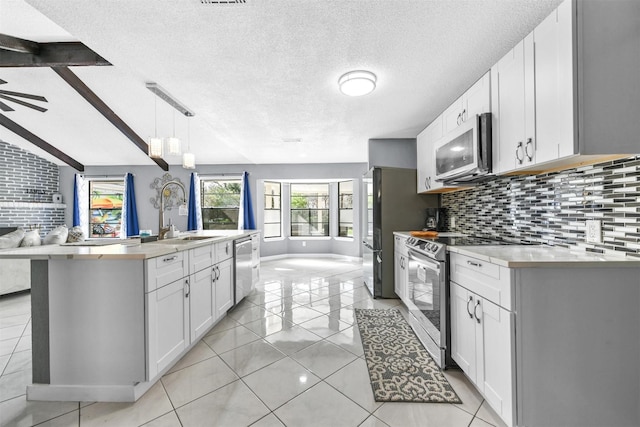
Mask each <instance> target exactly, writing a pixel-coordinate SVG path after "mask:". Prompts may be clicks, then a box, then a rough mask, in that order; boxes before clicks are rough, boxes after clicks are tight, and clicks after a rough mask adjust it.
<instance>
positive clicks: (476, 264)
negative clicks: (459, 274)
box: [467, 261, 482, 267]
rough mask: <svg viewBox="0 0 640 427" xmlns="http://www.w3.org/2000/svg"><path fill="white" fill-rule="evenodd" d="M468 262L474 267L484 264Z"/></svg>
mask: <svg viewBox="0 0 640 427" xmlns="http://www.w3.org/2000/svg"><path fill="white" fill-rule="evenodd" d="M467 264H469V265H472V266H474V267H482V264H480V263H479V262H473V261H467Z"/></svg>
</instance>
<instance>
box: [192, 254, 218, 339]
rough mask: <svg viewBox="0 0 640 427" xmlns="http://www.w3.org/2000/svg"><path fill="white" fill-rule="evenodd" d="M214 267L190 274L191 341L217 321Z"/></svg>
mask: <svg viewBox="0 0 640 427" xmlns="http://www.w3.org/2000/svg"><path fill="white" fill-rule="evenodd" d="M213 277H214V276H213V274H212V268H211V267H209V268H205V269H204V270H200V271H198V272H197V273H195V274H192V275H191V276H190V288H191V291H190V292H191V294H190V296H189V301H190V309H191V322H190V324H191V328H190V329H191V342H193V341H195V340H196V339H198V338H199V337H201V336H202V335H203V334H204V333H205V332H206V331H207V330H208V329H209V328H210V327H211V325H213V322H214V321H215V302H214V301H215V295H214V292H213Z"/></svg>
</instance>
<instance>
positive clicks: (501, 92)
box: [491, 35, 535, 173]
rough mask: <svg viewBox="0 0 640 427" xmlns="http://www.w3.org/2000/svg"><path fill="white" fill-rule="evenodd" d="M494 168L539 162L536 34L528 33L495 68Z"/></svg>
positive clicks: (503, 169) (493, 69) (506, 168)
mask: <svg viewBox="0 0 640 427" xmlns="http://www.w3.org/2000/svg"><path fill="white" fill-rule="evenodd" d="M491 78H492V97H493V111H492V112H493V115H492V119H493V123H492V125H493V126H492V128H493V172H494V173H501V172H505V171H510V170H513V169H516V168H519V167H523V166H530V165H531V164H533V163H534V162H535V150H533V148H534V147H533V146H534V144H535V102H534V80H533V35H529V36H527V37H526V38H525V39H524V40H522V41H521V42H520V43H518V44H517V45H516V46H515V47H514V48H513V49H511V50H510V51H509V52H508V53H507V54H506V55H505V56H504V57H503V58H502V59H501V60H500V61H498V63H497V64H495V65H494V66H493V67H492V68H491Z"/></svg>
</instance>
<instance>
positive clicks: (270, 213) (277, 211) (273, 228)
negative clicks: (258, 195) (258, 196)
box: [263, 181, 282, 238]
mask: <svg viewBox="0 0 640 427" xmlns="http://www.w3.org/2000/svg"><path fill="white" fill-rule="evenodd" d="M281 191H282V184H280V183H279V182H269V181H265V183H264V227H263V228H264V230H263V231H264V237H265V238H267V237H281V236H282V210H281V209H282V198H281V194H282V192H281Z"/></svg>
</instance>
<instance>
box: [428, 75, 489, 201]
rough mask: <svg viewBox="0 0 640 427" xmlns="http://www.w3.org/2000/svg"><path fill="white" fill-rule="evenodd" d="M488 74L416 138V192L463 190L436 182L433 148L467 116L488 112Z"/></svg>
mask: <svg viewBox="0 0 640 427" xmlns="http://www.w3.org/2000/svg"><path fill="white" fill-rule="evenodd" d="M490 75H491V74H490V72H487V73H486V74H485V75H484V76H482V78H481V79H480V80H478V81H477V82H475V83H474V84H473V86H471V87H470V88H469V89H468V90H467V91H466V92H465V93H464V94H463V95H462V96H461V97H460V98H458V99H457V100H456V102H454V103H453V104H452V105H451V106H450V107H449V108H447V109H446V110H445V111H444V113H442V114H441V115H440V116H438V117H437V118H436V119H435V120H434V121H433V122H431V124H430V125H429V126H427V127H426V129H425V130H423V131H422V132H420V134H419V135H418V137H417V141H416V146H417V157H418V158H417V163H418V186H417V188H418V193H443V192H447V191H455V190H459V189H461V188H462V187H459V186H456V187H452V186H446V185H444V184H443V183H442V182H438V181H436V179H435V177H436V157H435V146H436V143H437V142H438V141H440V140H441V139H442V138H443V137H444V136H445V135H446V134H447V133H448V132H450V131H452V130H454V129H455V128H457V127H458V126H459V125H460V124H462V123H463V122H464V121H465V120H467V119H468V118H469V117H473V116H475V115H476V114H480V113H486V112H490V111H491V90H490V88H491V77H490Z"/></svg>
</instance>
